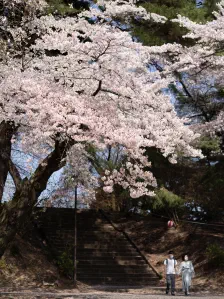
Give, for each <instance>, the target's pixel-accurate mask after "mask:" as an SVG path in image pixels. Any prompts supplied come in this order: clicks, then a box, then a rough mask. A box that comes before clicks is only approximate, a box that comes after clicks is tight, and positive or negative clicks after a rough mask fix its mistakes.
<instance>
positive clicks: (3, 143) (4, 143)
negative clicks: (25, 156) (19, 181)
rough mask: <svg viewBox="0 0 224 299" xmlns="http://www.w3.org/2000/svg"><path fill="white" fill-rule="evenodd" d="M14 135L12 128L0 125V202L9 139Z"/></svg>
mask: <svg viewBox="0 0 224 299" xmlns="http://www.w3.org/2000/svg"><path fill="white" fill-rule="evenodd" d="M13 133H14V129H13V126H12V125H10V124H9V123H7V122H5V121H3V122H1V123H0V202H1V201H2V196H3V192H4V187H5V182H6V179H7V175H8V171H9V165H8V162H9V160H10V156H11V139H12V136H13Z"/></svg>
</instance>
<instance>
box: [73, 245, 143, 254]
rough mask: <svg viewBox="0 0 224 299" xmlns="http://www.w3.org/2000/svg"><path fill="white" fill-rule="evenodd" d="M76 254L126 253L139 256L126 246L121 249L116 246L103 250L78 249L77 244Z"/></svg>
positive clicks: (133, 249) (134, 250)
mask: <svg viewBox="0 0 224 299" xmlns="http://www.w3.org/2000/svg"><path fill="white" fill-rule="evenodd" d="M118 249H119V250H118ZM77 252H78V253H80V254H87V255H96V256H97V255H99V254H102V253H105V254H106V253H107V254H113V255H114V254H115V255H116V254H124V255H126V254H128V253H131V254H137V255H139V253H138V252H137V251H136V249H135V248H133V247H130V248H127V247H126V246H123V248H121V247H120V246H117V247H115V248H111V246H108V247H105V248H102V247H101V248H93V249H92V248H88V247H87V248H83V247H80V246H79V244H78V248H77Z"/></svg>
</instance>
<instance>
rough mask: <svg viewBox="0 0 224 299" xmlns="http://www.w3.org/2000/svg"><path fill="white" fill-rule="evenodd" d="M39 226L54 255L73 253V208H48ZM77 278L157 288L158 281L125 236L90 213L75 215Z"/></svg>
mask: <svg viewBox="0 0 224 299" xmlns="http://www.w3.org/2000/svg"><path fill="white" fill-rule="evenodd" d="M40 227H41V229H42V231H43V232H44V234H45V236H46V240H47V242H48V244H50V248H54V251H55V254H56V255H60V254H61V253H62V252H65V251H67V250H71V252H72V251H73V245H74V210H73V209H54V208H49V209H47V211H46V212H45V213H43V215H42V216H41V217H40ZM77 279H78V281H81V282H83V283H86V284H89V285H111V286H112V285H114V286H121V285H122V286H143V285H147V286H156V285H157V283H158V281H159V278H158V276H157V275H156V273H155V272H154V271H153V270H152V269H151V268H150V266H149V265H148V264H147V263H146V261H145V260H144V259H143V257H142V256H141V255H140V254H139V252H138V251H137V250H136V248H135V247H134V246H133V244H131V243H130V242H129V240H128V239H127V238H126V236H125V235H124V234H123V233H122V232H120V231H117V230H116V229H115V228H114V227H113V226H112V225H111V224H110V222H109V221H108V220H107V219H106V218H105V217H104V216H103V215H102V214H101V213H100V212H97V211H92V210H85V211H78V213H77Z"/></svg>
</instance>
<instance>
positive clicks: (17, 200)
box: [0, 142, 72, 257]
mask: <svg viewBox="0 0 224 299" xmlns="http://www.w3.org/2000/svg"><path fill="white" fill-rule="evenodd" d="M71 145H72V144H69V143H68V142H61V143H60V142H56V144H55V149H54V151H53V152H52V153H51V154H49V155H48V157H47V158H46V159H44V161H43V162H41V163H40V165H39V166H38V167H37V169H36V171H35V172H34V174H33V175H32V176H31V178H30V179H28V178H25V179H23V180H22V179H21V177H20V175H19V172H18V170H17V168H16V166H15V165H14V164H13V163H12V161H11V160H10V162H9V171H10V174H11V175H12V178H13V180H14V183H15V186H16V192H15V194H14V196H13V198H12V200H11V201H10V202H8V203H7V204H4V206H3V209H2V211H1V214H0V257H1V256H2V255H3V254H4V252H5V250H6V248H7V247H8V245H9V243H10V242H11V241H12V240H13V238H14V236H15V234H16V233H17V232H18V231H19V229H20V227H21V225H22V224H24V223H25V222H26V221H27V220H28V219H29V217H30V215H31V213H32V210H33V207H34V206H35V205H36V203H37V199H38V197H39V195H40V194H41V192H42V191H44V190H45V189H46V185H47V182H48V180H49V178H50V176H51V175H52V174H53V173H54V172H55V171H57V170H59V169H60V168H61V167H63V166H64V163H65V162H64V161H63V159H64V158H65V156H66V153H67V150H68V149H69V148H70V146H71ZM62 161H63V162H62Z"/></svg>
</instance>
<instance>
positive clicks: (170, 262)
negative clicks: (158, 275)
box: [164, 251, 177, 296]
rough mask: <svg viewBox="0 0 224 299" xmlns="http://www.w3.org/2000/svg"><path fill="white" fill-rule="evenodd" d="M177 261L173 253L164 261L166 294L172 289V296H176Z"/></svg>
mask: <svg viewBox="0 0 224 299" xmlns="http://www.w3.org/2000/svg"><path fill="white" fill-rule="evenodd" d="M176 266H177V261H176V260H175V258H174V254H173V251H170V252H169V257H168V258H167V259H165V261H164V272H165V273H164V274H165V277H166V294H169V291H170V289H171V295H173V296H175V276H176V274H177V271H176Z"/></svg>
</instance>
